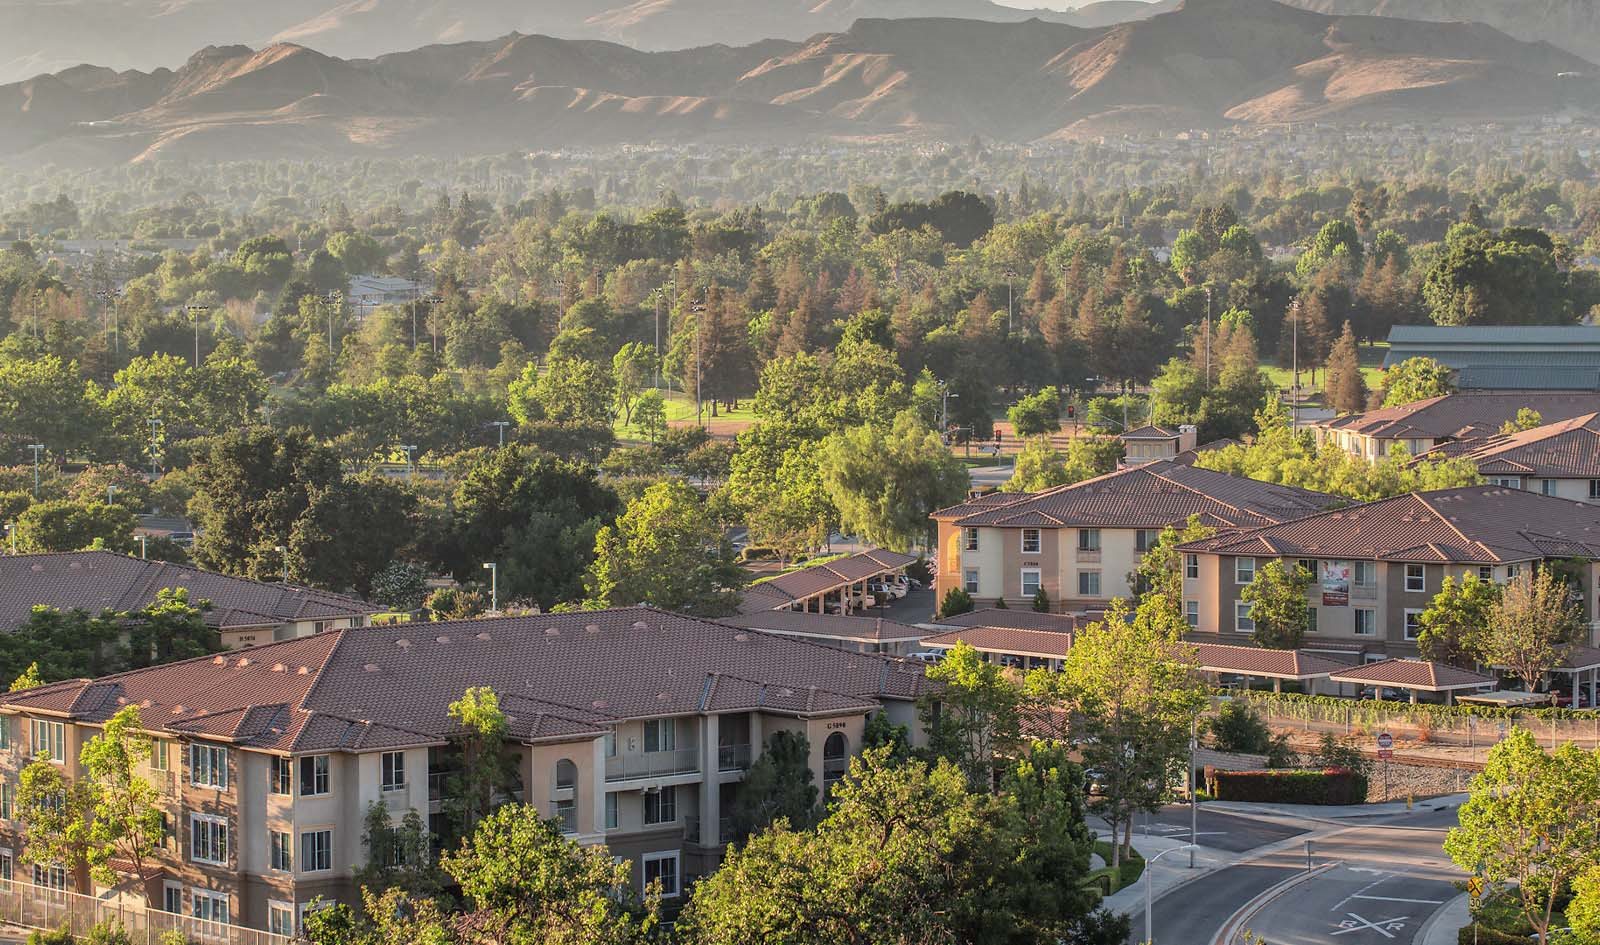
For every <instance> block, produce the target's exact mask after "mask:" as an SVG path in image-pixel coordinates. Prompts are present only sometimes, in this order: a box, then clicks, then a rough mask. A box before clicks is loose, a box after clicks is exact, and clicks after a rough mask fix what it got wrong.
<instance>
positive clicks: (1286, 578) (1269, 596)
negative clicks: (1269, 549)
mask: <svg viewBox="0 0 1600 945" xmlns="http://www.w3.org/2000/svg"><path fill="white" fill-rule="evenodd" d="M1311 580H1312V577H1311V572H1310V571H1307V570H1306V569H1305V568H1303V567H1301V566H1300V565H1298V564H1296V565H1294V566H1293V568H1292V569H1291V568H1290V567H1287V566H1285V565H1284V563H1283V562H1282V561H1278V560H1273V561H1268V562H1267V563H1266V564H1264V565H1262V566H1261V567H1259V568H1257V569H1256V576H1255V578H1254V580H1252V581H1251V582H1250V584H1249V586H1248V587H1246V588H1245V589H1244V590H1242V591H1240V592H1239V599H1240V600H1243V601H1244V602H1245V603H1247V604H1249V605H1250V619H1251V620H1252V621H1254V622H1255V625H1256V629H1255V636H1254V638H1253V639H1254V640H1255V644H1256V646H1262V647H1267V648H1268V649H1273V650H1293V649H1296V648H1298V647H1299V646H1300V642H1301V641H1302V640H1303V639H1304V638H1305V633H1306V626H1307V623H1308V620H1309V618H1308V615H1307V610H1308V608H1309V607H1310V606H1311V605H1310V604H1309V603H1308V602H1307V599H1306V593H1307V592H1308V591H1309V590H1310V589H1311Z"/></svg>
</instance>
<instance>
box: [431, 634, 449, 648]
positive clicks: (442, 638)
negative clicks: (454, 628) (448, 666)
mask: <svg viewBox="0 0 1600 945" xmlns="http://www.w3.org/2000/svg"><path fill="white" fill-rule="evenodd" d="M433 642H435V643H438V644H441V645H442V644H445V643H449V642H450V637H449V636H448V635H447V634H443V633H441V634H439V635H438V636H436V637H434V638H433Z"/></svg>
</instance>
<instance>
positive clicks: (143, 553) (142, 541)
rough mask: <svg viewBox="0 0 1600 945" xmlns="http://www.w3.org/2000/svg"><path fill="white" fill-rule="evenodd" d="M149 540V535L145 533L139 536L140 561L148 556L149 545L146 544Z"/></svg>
mask: <svg viewBox="0 0 1600 945" xmlns="http://www.w3.org/2000/svg"><path fill="white" fill-rule="evenodd" d="M149 540H150V539H149V537H148V536H146V535H140V536H139V560H141V561H143V560H144V559H146V558H148V557H149V556H150V547H149V544H148V542H149Z"/></svg>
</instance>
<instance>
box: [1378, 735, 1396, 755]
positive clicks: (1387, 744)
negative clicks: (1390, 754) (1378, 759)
mask: <svg viewBox="0 0 1600 945" xmlns="http://www.w3.org/2000/svg"><path fill="white" fill-rule="evenodd" d="M1393 747H1394V736H1393V735H1390V734H1389V733H1388V732H1384V733H1383V734H1381V735H1379V736H1378V748H1379V749H1380V750H1382V751H1388V750H1389V749H1391V748H1393Z"/></svg>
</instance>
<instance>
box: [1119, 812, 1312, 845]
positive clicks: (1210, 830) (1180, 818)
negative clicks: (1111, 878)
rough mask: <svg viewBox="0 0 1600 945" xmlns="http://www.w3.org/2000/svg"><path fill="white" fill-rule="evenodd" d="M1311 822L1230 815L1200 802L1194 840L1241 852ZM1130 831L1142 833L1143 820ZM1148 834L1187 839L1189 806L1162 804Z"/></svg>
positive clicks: (1303, 829) (1294, 832)
mask: <svg viewBox="0 0 1600 945" xmlns="http://www.w3.org/2000/svg"><path fill="white" fill-rule="evenodd" d="M1312 826H1313V825H1312V824H1289V823H1282V822H1277V821H1266V820H1257V819H1256V818H1254V817H1238V816H1235V815H1233V814H1224V813H1222V812H1220V811H1211V810H1207V809H1206V806H1205V805H1204V804H1201V805H1200V817H1199V823H1198V824H1197V827H1198V828H1199V829H1198V836H1197V837H1196V840H1195V842H1196V843H1198V844H1200V845H1201V846H1203V847H1211V848H1212V849H1214V850H1227V851H1229V852H1232V853H1244V852H1246V851H1247V850H1254V849H1256V848H1257V847H1264V846H1267V845H1268V844H1272V843H1277V842H1278V841H1280V840H1287V839H1289V838H1290V837H1297V836H1299V835H1300V834H1303V833H1306V832H1307V831H1308V830H1310V829H1311V827H1312ZM1133 830H1134V834H1135V835H1138V834H1142V833H1144V832H1145V822H1144V820H1143V819H1141V820H1139V822H1137V823H1135V824H1134V827H1133ZM1149 833H1150V834H1151V835H1153V836H1157V837H1170V838H1172V839H1174V840H1183V841H1187V840H1188V839H1189V808H1188V807H1187V806H1186V805H1183V804H1174V805H1172V806H1170V807H1164V808H1162V809H1161V812H1160V813H1159V814H1157V815H1156V816H1155V817H1152V818H1150V829H1149Z"/></svg>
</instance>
